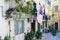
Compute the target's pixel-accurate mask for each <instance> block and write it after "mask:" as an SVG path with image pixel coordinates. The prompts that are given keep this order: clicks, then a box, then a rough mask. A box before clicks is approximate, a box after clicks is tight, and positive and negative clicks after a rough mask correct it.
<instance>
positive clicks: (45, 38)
mask: <svg viewBox="0 0 60 40" xmlns="http://www.w3.org/2000/svg"><path fill="white" fill-rule="evenodd" d="M42 40H60V32H58V33H57V36H55V37H53V36H52V35H51V33H44V34H43V37H42Z"/></svg>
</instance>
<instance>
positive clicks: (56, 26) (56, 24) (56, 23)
mask: <svg viewBox="0 0 60 40" xmlns="http://www.w3.org/2000/svg"><path fill="white" fill-rule="evenodd" d="M55 29H56V30H58V22H55Z"/></svg>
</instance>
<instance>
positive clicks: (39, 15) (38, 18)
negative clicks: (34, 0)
mask: <svg viewBox="0 0 60 40" xmlns="http://www.w3.org/2000/svg"><path fill="white" fill-rule="evenodd" d="M42 18H43V16H42V15H41V14H39V13H37V21H38V23H40V24H41V25H42Z"/></svg>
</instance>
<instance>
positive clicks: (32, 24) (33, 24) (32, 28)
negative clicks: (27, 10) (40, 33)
mask: <svg viewBox="0 0 60 40" xmlns="http://www.w3.org/2000/svg"><path fill="white" fill-rule="evenodd" d="M31 31H33V32H35V20H33V22H32V23H31Z"/></svg>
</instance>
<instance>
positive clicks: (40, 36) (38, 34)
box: [36, 31, 42, 39]
mask: <svg viewBox="0 0 60 40" xmlns="http://www.w3.org/2000/svg"><path fill="white" fill-rule="evenodd" d="M36 38H37V39H41V38H42V32H39V31H37V32H36Z"/></svg>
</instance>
